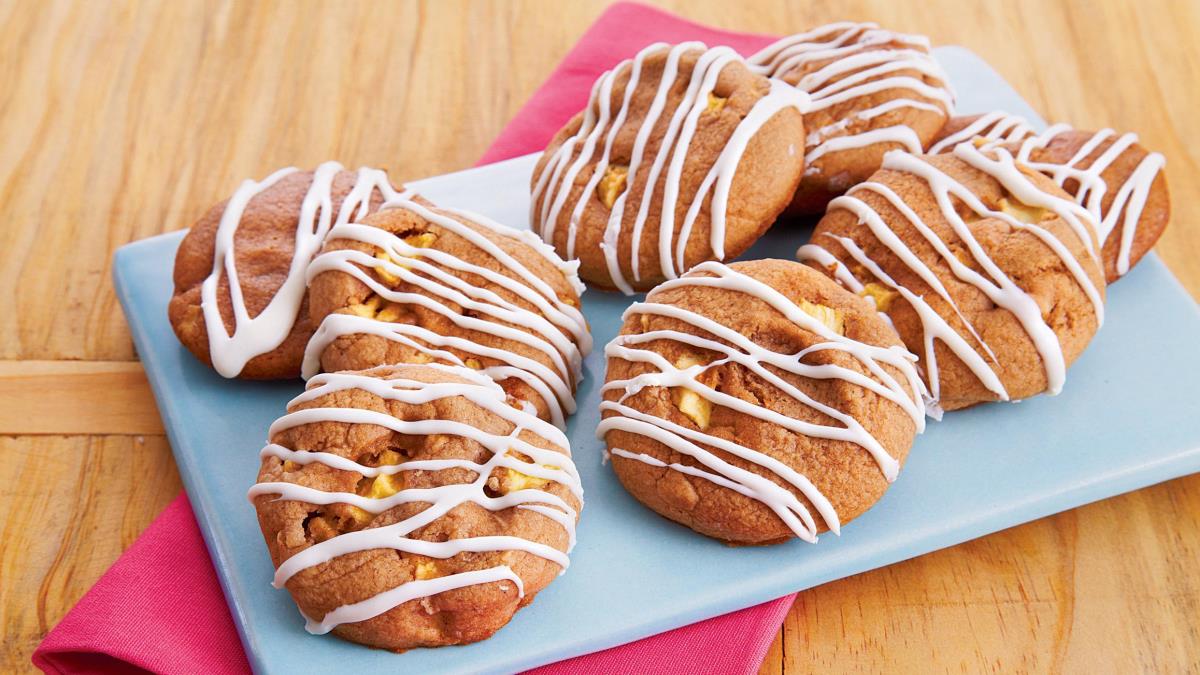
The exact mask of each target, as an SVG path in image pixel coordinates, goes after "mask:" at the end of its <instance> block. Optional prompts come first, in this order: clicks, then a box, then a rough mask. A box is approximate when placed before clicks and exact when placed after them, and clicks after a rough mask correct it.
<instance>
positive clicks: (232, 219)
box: [168, 162, 398, 379]
mask: <svg viewBox="0 0 1200 675" xmlns="http://www.w3.org/2000/svg"><path fill="white" fill-rule="evenodd" d="M396 196H398V193H397V192H396V191H395V189H394V188H392V185H391V183H390V182H389V181H388V177H387V174H386V173H385V172H383V171H381V170H378V169H368V168H365V167H364V168H362V169H359V170H358V172H357V173H353V172H349V171H345V170H343V169H342V166H341V165H340V164H338V163H337V162H326V163H324V164H322V165H321V166H319V167H318V168H317V169H316V170H315V171H298V170H296V169H291V168H289V169H282V170H280V171H277V172H275V173H273V174H271V175H270V176H268V177H267V178H266V179H264V180H262V181H252V180H248V181H246V182H244V183H242V185H241V186H240V187H239V188H238V190H237V192H235V193H234V195H233V196H232V197H231V198H230V199H229V200H227V201H226V202H223V203H221V204H218V205H217V206H214V207H213V208H212V209H210V210H209V211H208V212H207V213H206V214H205V215H204V216H203V217H202V218H201V219H200V220H199V221H197V222H196V224H195V225H193V226H192V229H191V231H190V232H188V234H187V236H186V237H184V240H183V242H182V243H181V244H180V247H179V251H178V253H177V254H176V256H175V294H174V297H172V298H171V303H170V306H169V308H168V314H169V318H170V320H171V324H172V326H173V327H174V329H175V333H176V335H178V336H179V339H180V341H181V342H182V343H183V344H184V346H185V347H187V348H188V349H189V350H190V351H191V352H192V353H193V354H195V355H196V357H197V358H199V359H200V360H201V361H204V362H205V363H208V364H211V365H212V366H213V368H215V369H216V371H217V372H218V373H220V374H221V375H222V376H224V377H244V378H250V379H279V378H288V377H296V376H297V375H299V371H300V360H301V355H302V354H303V351H304V344H305V343H306V342H307V340H308V337H309V336H310V335H312V325H313V324H310V323H309V321H308V315H307V314H308V313H307V311H301V310H302V309H303V308H304V304H305V302H306V299H307V296H306V293H305V290H306V286H305V268H306V267H307V265H308V262H309V260H311V259H312V257H313V256H314V255H315V254H316V253H317V252H318V251H319V250H320V248H321V243H322V241H323V240H324V237H325V233H326V232H328V231H329V229H330V228H331V227H333V226H334V225H336V224H338V223H344V222H347V221H349V220H350V219H352V218H354V217H359V216H363V215H365V214H366V213H367V212H368V211H370V210H372V209H375V208H378V206H379V205H380V204H381V203H383V202H384V201H387V200H388V199H391V198H393V197H396Z"/></svg>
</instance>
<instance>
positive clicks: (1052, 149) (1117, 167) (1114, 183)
mask: <svg viewBox="0 0 1200 675" xmlns="http://www.w3.org/2000/svg"><path fill="white" fill-rule="evenodd" d="M1137 141H1138V137H1137V134H1132V133H1126V134H1118V133H1116V132H1115V131H1113V130H1112V129H1104V130H1102V131H1079V130H1077V129H1072V128H1070V127H1069V126H1067V125H1065V124H1058V125H1055V126H1052V127H1050V128H1049V129H1047V130H1046V131H1045V132H1044V133H1042V134H1039V135H1037V136H1035V137H1031V138H1029V139H1027V140H1025V141H1024V142H1023V143H1022V144H1021V145H1020V146H1019V148H1016V150H1015V151H1016V152H1017V155H1018V159H1019V160H1020V161H1022V162H1025V163H1027V164H1028V165H1029V166H1031V167H1033V168H1035V169H1037V170H1038V171H1041V172H1043V173H1045V174H1046V175H1048V176H1050V177H1051V178H1053V179H1054V181H1055V182H1057V183H1058V184H1059V185H1061V186H1062V187H1063V188H1064V189H1066V191H1067V192H1068V193H1070V194H1071V195H1072V196H1073V197H1075V201H1077V202H1078V203H1079V204H1081V205H1083V206H1084V207H1085V208H1087V210H1088V211H1090V212H1091V213H1092V215H1093V216H1095V218H1096V220H1097V221H1098V222H1099V224H1100V226H1099V230H1098V233H1099V236H1100V241H1101V243H1102V251H1103V256H1104V274H1105V276H1106V277H1107V279H1108V282H1109V283H1112V282H1114V281H1116V280H1117V279H1120V278H1121V277H1122V276H1124V275H1125V274H1126V273H1128V272H1129V270H1130V269H1132V268H1133V266H1134V265H1136V264H1137V263H1138V261H1139V260H1141V259H1142V256H1144V255H1146V253H1147V252H1148V251H1149V250H1150V249H1151V248H1153V247H1154V243H1155V242H1157V241H1158V238H1159V237H1161V236H1162V233H1163V231H1164V230H1166V228H1167V222H1168V221H1169V220H1170V218H1171V197H1170V193H1169V192H1168V191H1167V175H1166V173H1164V171H1163V167H1164V166H1165V165H1166V160H1165V159H1164V158H1163V156H1162V155H1160V154H1159V153H1157V152H1150V151H1148V150H1146V149H1145V148H1143V147H1142V146H1141V145H1139V144H1138V142H1137Z"/></svg>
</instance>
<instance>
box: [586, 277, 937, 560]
mask: <svg viewBox="0 0 1200 675" xmlns="http://www.w3.org/2000/svg"><path fill="white" fill-rule="evenodd" d="M605 353H606V355H607V357H608V375H607V380H606V384H605V386H604V402H603V403H601V410H602V411H603V420H602V421H601V423H600V426H599V429H598V430H597V432H598V433H599V434H601V435H603V436H604V438H605V440H606V442H607V444H608V449H609V452H610V453H611V455H612V458H613V465H614V469H615V470H616V471H617V474H618V476H619V477H620V478H621V480H622V483H623V484H624V485H625V486H626V488H627V489H629V490H630V492H631V493H633V494H634V496H635V497H637V498H638V499H639V500H641V501H642V502H644V503H646V504H647V505H648V506H650V507H651V508H652V509H654V510H655V511H657V512H659V513H660V514H662V515H664V516H666V517H668V518H671V519H673V520H677V521H679V522H681V523H683V524H685V525H688V526H689V527H692V528H693V529H696V530H697V531H699V532H702V533H704V534H707V535H709V536H713V537H717V538H719V539H722V540H725V541H730V542H738V543H771V542H775V541H780V540H783V539H786V538H790V537H793V536H795V537H800V538H802V539H805V540H807V541H814V540H815V537H816V535H817V533H818V532H820V531H823V530H825V529H829V530H832V531H834V532H837V531H838V530H839V528H840V526H841V524H842V523H845V522H847V521H849V520H850V519H852V518H854V517H856V516H857V515H859V514H860V513H862V512H863V511H865V510H866V509H867V508H868V507H869V506H870V505H871V504H873V503H874V502H875V501H876V500H877V499H878V498H879V496H880V495H882V493H883V491H884V490H885V489H886V487H887V485H888V483H889V482H890V481H892V480H894V479H895V477H896V475H897V472H898V471H899V468H900V464H901V463H902V462H903V460H904V458H905V456H906V454H907V451H908V448H909V445H910V444H911V442H912V439H913V434H914V433H915V432H916V431H917V430H919V429H922V428H923V426H924V414H925V412H924V406H923V403H922V398H921V391H922V389H921V383H920V379H919V377H918V375H917V372H916V369H915V366H914V360H915V359H914V358H913V357H912V355H911V354H909V352H908V350H907V349H905V348H904V347H903V346H902V344H901V343H900V340H899V338H898V337H897V336H896V334H895V331H893V330H892V329H891V328H890V327H889V326H888V325H887V323H886V322H884V321H883V320H882V319H881V318H880V316H879V315H878V314H877V313H876V312H875V311H874V309H873V307H872V306H871V305H870V304H869V303H868V302H866V301H864V300H862V299H861V298H858V297H855V296H854V295H853V294H851V293H849V292H848V291H846V290H844V289H842V288H840V287H839V286H838V285H837V284H836V283H833V282H832V281H830V280H829V279H827V278H825V277H824V276H822V275H821V274H820V273H817V272H815V271H814V270H811V269H809V268H806V267H804V266H802V265H799V264H797V263H793V262H789V261H783V260H755V261H749V262H741V263H734V264H732V265H729V266H725V265H722V264H720V263H715V262H708V263H703V264H701V265H698V266H697V267H695V268H693V269H692V270H691V271H690V272H688V273H687V274H685V275H684V276H683V277H681V278H680V279H677V280H674V281H669V282H666V283H664V284H662V285H661V286H659V287H658V288H656V289H655V290H653V291H651V292H650V294H649V295H648V296H647V297H646V301H645V302H640V303H635V304H634V305H632V306H630V308H629V309H628V310H627V311H626V313H625V323H624V325H623V326H622V329H621V333H620V335H619V336H618V337H617V338H615V339H614V340H613V341H612V342H611V343H610V344H609V345H608V347H607V348H606V351H605ZM814 512H815V513H814Z"/></svg>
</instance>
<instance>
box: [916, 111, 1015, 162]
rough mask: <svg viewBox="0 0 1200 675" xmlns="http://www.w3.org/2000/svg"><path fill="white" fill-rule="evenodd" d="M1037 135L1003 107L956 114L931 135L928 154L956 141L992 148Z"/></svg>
mask: <svg viewBox="0 0 1200 675" xmlns="http://www.w3.org/2000/svg"><path fill="white" fill-rule="evenodd" d="M1036 135H1037V132H1035V131H1034V130H1033V127H1032V126H1030V124H1029V122H1028V121H1027V120H1026V119H1025V118H1024V117H1021V116H1020V115H1013V114H1011V113H1007V112H1004V111H1003V110H994V111H992V112H990V113H983V114H979V115H956V116H954V117H951V118H950V120H949V121H948V122H946V125H945V126H943V127H942V130H941V131H939V132H938V133H937V135H936V136H934V137H933V141H932V142H931V143H930V145H929V154H931V155H940V154H943V153H947V152H950V151H951V150H953V149H954V146H956V145H958V144H959V143H975V144H976V145H978V146H979V147H983V148H991V147H995V146H997V145H1002V144H1005V143H1019V142H1021V141H1023V140H1025V139H1027V138H1030V137H1032V136H1036Z"/></svg>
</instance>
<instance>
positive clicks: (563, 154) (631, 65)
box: [530, 42, 808, 295]
mask: <svg viewBox="0 0 1200 675" xmlns="http://www.w3.org/2000/svg"><path fill="white" fill-rule="evenodd" d="M664 50H665V51H666V52H667V59H666V63H665V65H664V68H663V75H662V78H661V79H660V80H659V82H658V85H657V88H656V89H655V95H654V99H653V102H652V103H651V105H650V108H649V109H648V110H647V112H646V116H645V119H644V120H642V122H641V123H640V126H639V128H638V132H637V136H636V138H635V140H634V144H633V150H632V152H631V155H630V162H629V167H628V174H627V176H626V183H625V184H626V186H627V188H626V189H625V190H624V192H622V193H621V194H620V195H619V196H618V197H617V198H616V201H615V202H614V203H613V206H612V210H611V211H610V213H609V217H608V223H607V225H606V227H605V230H604V235H603V240H602V242H601V248H602V249H603V251H604V256H605V260H606V263H607V267H608V273H609V276H610V277H611V278H612V280H613V284H614V285H615V286H616V287H617V288H618V289H620V290H621V291H622V292H624V293H625V294H627V295H632V294H633V292H634V290H633V287H632V285H630V283H629V281H628V280H627V279H626V278H625V275H624V273H623V272H622V269H621V264H620V261H619V259H618V240H619V239H620V237H621V236H622V234H623V233H624V228H625V220H626V217H625V216H626V213H625V206H626V202H627V200H628V199H629V195H630V193H631V192H633V189H632V188H633V185H634V184H635V180H637V179H638V176H639V174H640V172H642V171H645V172H646V176H647V178H646V182H645V187H644V189H643V190H642V192H641V194H640V195H639V197H638V210H637V213H636V215H634V217H633V223H632V227H631V228H630V231H629V234H630V237H631V247H630V259H629V267H630V269H631V270H632V272H633V279H634V281H635V282H637V281H641V275H642V271H641V269H640V264H639V259H640V250H641V240H642V237H643V236H644V231H645V228H646V227H647V224H648V223H649V222H652V221H651V214H650V208H651V203H652V199H651V197H652V196H653V195H654V194H655V192H656V190H658V189H659V185H660V183H661V185H662V187H661V190H662V202H661V210H660V211H659V212H658V214H657V216H658V220H659V228H658V230H659V231H658V253H659V266H660V270H661V274H662V276H664V277H666V278H667V279H674V278H675V277H676V276H677V275H678V274H679V272H680V271H681V270H683V268H684V264H685V261H684V251H685V249H686V246H687V242H688V239H689V237H690V236H691V231H692V229H693V227H694V225H695V223H696V220H697V218H698V217H699V215H700V212H701V210H702V208H703V205H704V202H705V200H706V199H709V198H710V195H711V209H710V211H711V223H710V228H709V246H710V248H711V250H712V252H713V257H715V258H716V259H718V260H721V259H724V257H725V230H726V228H725V218H726V208H727V201H728V197H729V189H730V185H731V184H732V182H733V178H734V176H735V175H736V173H737V168H738V165H739V163H740V162H741V159H742V155H743V154H744V153H745V151H746V147H747V145H748V144H749V142H750V140H751V139H752V138H753V137H754V136H755V134H757V133H758V131H759V130H760V129H761V128H762V126H763V125H764V124H765V123H766V122H767V120H769V119H771V118H772V117H773V116H774V115H775V114H776V113H778V112H780V111H781V110H784V109H786V108H795V109H796V110H798V111H800V112H804V110H805V109H806V108H807V105H808V97H807V96H806V95H805V94H804V93H802V92H800V91H797V90H796V89H795V88H793V87H790V86H788V85H786V84H784V83H782V82H778V81H774V80H772V81H771V82H770V89H769V91H768V92H767V94H766V95H765V96H763V97H762V98H760V99H758V100H757V101H756V102H755V103H754V105H753V106H752V107H751V108H750V111H749V112H748V113H747V114H746V115H745V116H744V117H743V118H742V120H741V121H740V122H739V123H738V126H737V127H736V128H735V129H734V131H733V134H732V135H731V136H730V138H729V141H728V142H727V143H726V145H725V147H724V149H723V150H722V151H721V154H720V155H719V156H718V157H717V160H716V161H715V162H714V163H713V165H712V166H711V167H710V168H709V169H708V171H707V173H706V174H705V176H704V179H703V181H702V182H701V184H700V187H699V188H698V190H697V192H696V194H695V195H694V196H693V197H692V201H691V203H690V204H689V205H688V208H687V209H686V211H685V215H684V219H683V222H682V223H681V224H680V226H679V233H678V234H676V233H675V224H676V222H675V220H676V219H675V210H676V206H677V204H678V203H679V199H680V191H679V185H680V180H681V176H682V174H683V169H684V165H685V163H686V161H687V156H688V151H689V148H690V146H691V142H692V139H693V137H694V136H695V132H696V128H697V124H698V122H699V119H700V116H701V115H702V114H703V113H704V112H705V110H706V109H707V107H708V95H709V93H711V92H712V91H713V88H714V87H715V86H716V83H717V78H718V77H719V76H720V74H721V71H722V70H723V69H724V68H725V67H726V66H727V65H729V64H731V63H735V62H742V58H741V57H740V56H739V55H738V54H737V53H736V52H734V51H733V49H731V48H729V47H714V48H712V49H708V48H707V47H706V46H705V45H704V44H703V43H701V42H684V43H681V44H678V45H675V46H674V47H671V46H669V45H666V44H664V43H655V44H652V45H650V46H649V47H646V48H645V49H643V50H642V51H641V52H639V53H638V54H637V56H636V57H635V58H634V59H633V60H632V61H628V60H627V61H623V62H621V63H620V64H619V65H618V66H617V67H616V68H614V69H612V70H610V71H608V72H606V73H604V75H602V76H601V77H600V79H599V80H597V81H596V84H595V85H594V86H593V87H592V93H591V96H590V98H589V99H588V105H587V108H586V111H585V112H584V117H583V122H582V124H581V126H580V128H579V131H577V132H576V133H575V135H574V136H572V137H570V138H568V139H566V141H564V142H563V144H562V145H561V146H559V147H558V148H557V149H556V150H555V151H554V153H553V154H552V155H551V156H550V157H549V159H548V160H547V161H546V162H545V164H544V166H543V168H542V171H541V173H540V174H539V175H538V177H537V181H536V182H535V184H534V187H533V195H532V200H531V206H530V222H531V223H533V224H534V228H535V229H537V231H538V233H539V234H540V235H541V237H542V238H543V239H544V240H546V241H548V242H553V241H554V235H555V232H556V231H557V229H558V227H559V221H560V220H562V209H563V208H564V206H565V205H566V202H567V200H568V199H569V197H570V194H571V191H572V188H574V187H575V185H576V182H577V181H576V176H578V175H579V173H580V172H581V171H583V170H584V169H585V167H587V165H588V164H589V163H590V162H592V161H593V160H594V161H595V165H594V167H593V168H592V173H591V176H590V177H589V179H588V181H587V182H586V184H585V185H584V188H583V192H582V194H581V196H580V198H579V200H578V201H577V202H576V204H575V207H574V209H573V210H572V211H571V212H570V213H569V214H567V216H566V220H567V228H568V234H567V244H566V257H567V258H571V259H573V258H575V257H576V256H575V238H576V232H577V229H578V225H579V222H580V220H581V219H582V216H583V212H584V209H585V208H587V206H588V204H589V203H590V202H591V195H592V194H593V192H594V191H595V189H596V186H597V185H598V184H599V182H600V180H601V179H602V178H603V177H604V175H605V173H606V170H607V169H608V166H609V162H610V157H611V153H612V149H613V142H614V141H615V139H616V137H617V134H618V133H619V132H620V130H621V129H622V127H623V126H624V125H625V123H626V118H627V116H628V115H629V112H630V107H629V106H630V101H631V100H632V96H633V92H634V90H635V89H636V88H637V86H638V83H639V81H640V80H641V78H642V67H643V64H644V62H645V60H646V58H647V57H649V56H652V55H655V54H661V53H662V52H663V51H664ZM695 51H703V53H702V54H700V56H699V58H698V59H697V61H696V63H695V65H694V67H693V68H692V71H691V75H690V76H689V77H688V79H687V80H686V86H685V91H684V94H683V98H682V99H681V100H680V102H679V104H678V106H677V107H676V108H675V110H674V111H668V110H667V109H666V107H667V102H668V98H669V96H670V94H671V91H672V90H676V91H677V90H678V88H679V87H678V86H677V79H678V73H679V64H680V60H681V59H682V57H683V56H684V54H686V53H688V52H695ZM625 72H628V73H629V81H628V83H627V84H626V85H625V90H624V91H625V95H624V97H623V98H622V100H621V102H620V105H619V107H618V108H617V109H616V110H613V101H612V92H613V87H614V83H615V81H616V79H617V77H618V75H620V74H623V73H625ZM667 114H669V115H670V118H669V119H668V120H667V123H666V134H665V136H664V137H663V139H662V142H661V144H660V145H659V147H658V149H657V151H656V152H655V153H654V155H653V157H652V158H650V161H649V166H645V164H646V163H647V162H646V159H647V158H646V153H647V148H648V145H649V142H650V136H651V132H652V131H653V130H654V128H655V127H656V125H658V124H659V122H660V120H661V119H663V117H664V115H667ZM597 146H599V147H600V149H599V153H598V154H597ZM577 150H578V152H577ZM664 167H665V169H666V173H665V176H664V174H663V170H664Z"/></svg>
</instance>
